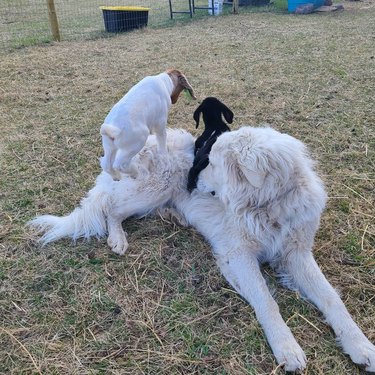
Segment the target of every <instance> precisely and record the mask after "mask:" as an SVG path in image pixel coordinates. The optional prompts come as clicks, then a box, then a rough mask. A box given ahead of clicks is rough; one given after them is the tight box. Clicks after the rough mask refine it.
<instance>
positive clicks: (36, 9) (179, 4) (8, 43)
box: [0, 0, 241, 48]
mask: <svg viewBox="0 0 375 375" xmlns="http://www.w3.org/2000/svg"><path fill="white" fill-rule="evenodd" d="M232 1H234V2H235V4H234V6H233V10H235V9H238V8H236V7H235V5H236V3H238V0H232ZM240 1H241V0H240ZM172 4H173V10H182V11H184V10H189V3H188V0H172ZM195 4H196V6H202V7H204V6H206V7H207V5H208V0H195ZM229 4H230V6H228V5H229ZM100 6H140V7H146V8H149V9H150V10H149V12H148V26H149V27H155V26H162V25H169V24H172V21H171V19H170V9H169V0H1V1H0V47H1V46H3V47H5V48H16V47H20V46H27V45H33V44H38V43H44V42H49V41H51V40H53V39H55V40H59V39H61V40H72V39H90V38H94V37H98V36H101V35H104V34H105V26H104V22H103V14H102V11H101V10H100ZM225 8H226V12H227V13H229V12H231V11H232V5H231V3H228V2H226V7H225ZM196 13H197V15H198V16H199V15H207V10H197V11H196ZM54 16H56V17H55V18H54ZM182 18H190V15H189V14H179V15H177V16H176V15H175V16H174V19H182ZM51 25H52V33H51V27H50V26H51Z"/></svg>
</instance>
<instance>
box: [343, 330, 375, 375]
mask: <svg viewBox="0 0 375 375" xmlns="http://www.w3.org/2000/svg"><path fill="white" fill-rule="evenodd" d="M341 345H342V347H343V349H344V352H345V353H347V354H349V356H350V358H351V360H352V361H353V362H354V363H356V364H357V365H359V366H363V367H364V368H365V369H366V371H368V372H375V346H374V345H373V344H371V342H370V341H369V340H368V339H367V338H366V337H365V336H364V335H363V334H362V332H361V333H360V334H358V335H355V336H352V335H347V336H345V337H343V338H341Z"/></svg>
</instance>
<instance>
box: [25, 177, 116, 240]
mask: <svg viewBox="0 0 375 375" xmlns="http://www.w3.org/2000/svg"><path fill="white" fill-rule="evenodd" d="M106 179H109V181H105V180H106ZM111 182H112V179H111V177H110V176H109V175H108V174H107V173H102V174H101V175H99V177H98V179H97V182H96V185H95V187H94V188H92V189H91V190H90V191H89V192H88V194H87V196H86V197H85V198H83V199H82V201H81V204H80V206H79V207H77V208H75V209H74V210H73V212H71V213H70V214H69V215H66V216H54V215H42V216H37V217H36V218H35V219H33V220H31V221H29V222H28V223H27V225H28V226H31V227H33V228H35V229H36V230H37V233H38V234H39V235H41V237H40V238H39V242H41V243H42V245H43V246H44V245H46V244H48V243H50V242H53V241H57V240H59V239H61V238H64V237H70V238H72V239H73V240H76V239H78V238H82V237H83V238H86V239H88V238H90V237H94V236H95V237H102V236H104V235H105V234H106V232H107V224H106V216H107V212H108V209H109V207H110V204H111V201H110V194H108V189H109V186H110V184H111Z"/></svg>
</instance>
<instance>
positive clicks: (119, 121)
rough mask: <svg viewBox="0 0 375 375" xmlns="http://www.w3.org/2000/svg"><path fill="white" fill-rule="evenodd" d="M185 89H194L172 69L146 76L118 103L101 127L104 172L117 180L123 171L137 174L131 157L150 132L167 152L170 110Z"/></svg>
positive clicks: (163, 151)
mask: <svg viewBox="0 0 375 375" xmlns="http://www.w3.org/2000/svg"><path fill="white" fill-rule="evenodd" d="M183 88H189V90H190V91H191V93H192V92H193V91H192V89H191V86H190V85H189V83H188V82H187V80H186V77H185V76H184V75H183V74H182V73H181V72H179V71H177V70H170V71H167V72H164V73H160V74H158V75H155V76H148V77H145V78H143V79H142V80H141V81H140V82H138V83H137V84H136V85H135V86H133V87H132V88H131V89H130V90H129V91H128V93H127V94H126V95H125V96H124V97H123V98H122V99H121V100H120V101H119V102H118V103H117V104H115V106H114V107H113V108H112V109H111V111H110V112H109V114H108V115H107V117H106V118H105V120H104V123H103V125H102V126H101V129H100V134H101V135H102V143H103V148H104V156H103V157H102V159H101V162H100V165H101V167H102V169H103V170H104V171H105V172H108V173H109V174H110V175H111V176H112V177H113V178H114V179H117V180H119V179H121V173H128V174H129V173H130V174H133V175H134V173H135V172H136V171H135V169H134V168H133V166H132V165H131V162H132V159H133V157H134V156H135V155H136V154H137V153H138V152H139V151H140V150H141V149H142V147H143V146H144V145H145V143H146V140H147V137H148V136H149V135H150V134H155V135H156V138H157V141H158V145H159V150H160V152H161V153H165V152H166V126H167V119H168V112H169V109H170V107H171V105H172V103H175V101H177V97H178V95H179V93H180V92H181V90H182V89H183ZM192 95H193V94H192Z"/></svg>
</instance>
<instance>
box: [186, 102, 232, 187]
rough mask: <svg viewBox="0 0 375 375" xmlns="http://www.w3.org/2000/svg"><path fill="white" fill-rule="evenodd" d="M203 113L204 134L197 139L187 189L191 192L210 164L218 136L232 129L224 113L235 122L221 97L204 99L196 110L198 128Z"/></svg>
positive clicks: (229, 120) (229, 119) (230, 120)
mask: <svg viewBox="0 0 375 375" xmlns="http://www.w3.org/2000/svg"><path fill="white" fill-rule="evenodd" d="M201 114H202V116H203V121H204V124H205V129H204V132H203V133H202V135H201V136H200V137H198V139H197V140H196V141H195V150H194V153H195V158H194V162H193V166H192V167H191V168H190V171H189V175H188V184H187V189H188V190H189V191H190V192H191V191H193V189H195V188H196V187H197V181H198V176H199V173H200V172H201V171H203V169H204V168H206V167H207V165H208V162H209V154H210V151H211V148H212V146H213V144H214V143H215V142H216V139H217V137H218V136H219V135H220V134H222V133H224V132H227V131H230V129H229V126H228V125H227V124H226V123H225V122H224V121H223V119H222V115H223V116H224V118H225V120H226V121H227V122H228V123H229V124H231V123H232V122H233V112H232V111H231V110H230V109H229V108H228V107H227V106H226V105H225V104H223V103H222V102H221V101H220V100H219V99H216V98H214V97H207V98H206V99H204V100H203V101H202V103H201V104H200V105H199V107H198V108H197V109H196V110H195V112H194V115H193V117H194V120H195V122H196V128H198V126H199V118H200V115H201Z"/></svg>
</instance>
